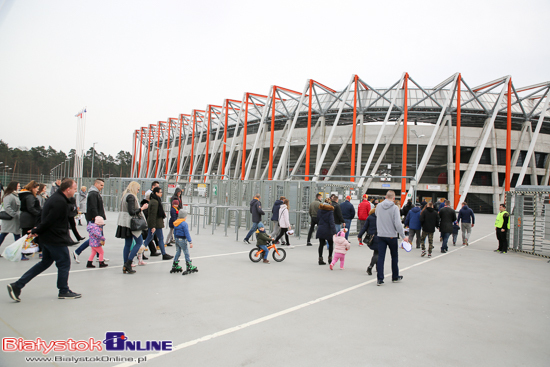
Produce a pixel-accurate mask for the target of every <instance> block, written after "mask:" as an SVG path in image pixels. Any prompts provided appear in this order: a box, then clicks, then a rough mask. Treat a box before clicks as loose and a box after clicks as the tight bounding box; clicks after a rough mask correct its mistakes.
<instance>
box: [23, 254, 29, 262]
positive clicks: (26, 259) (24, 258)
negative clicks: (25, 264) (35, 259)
mask: <svg viewBox="0 0 550 367" xmlns="http://www.w3.org/2000/svg"><path fill="white" fill-rule="evenodd" d="M28 260H29V258H28V257H26V256H25V255H22V256H21V261H28Z"/></svg>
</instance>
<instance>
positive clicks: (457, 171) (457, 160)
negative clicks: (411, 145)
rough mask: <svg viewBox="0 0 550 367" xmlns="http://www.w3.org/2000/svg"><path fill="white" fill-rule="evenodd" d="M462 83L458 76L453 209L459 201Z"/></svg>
mask: <svg viewBox="0 0 550 367" xmlns="http://www.w3.org/2000/svg"><path fill="white" fill-rule="evenodd" d="M461 83H462V75H461V74H458V81H457V91H456V144H455V145H456V146H455V150H456V152H455V157H456V158H455V194H454V197H455V203H454V208H457V207H458V204H459V200H460V124H461V118H462V117H461V115H460V113H461V107H460V84H461Z"/></svg>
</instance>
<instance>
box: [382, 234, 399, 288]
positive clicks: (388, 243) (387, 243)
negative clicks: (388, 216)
mask: <svg viewBox="0 0 550 367" xmlns="http://www.w3.org/2000/svg"><path fill="white" fill-rule="evenodd" d="M387 247H389V248H390V255H391V273H392V274H391V278H392V280H395V279H397V278H398V277H399V266H397V263H398V261H399V260H398V258H397V237H378V262H377V264H376V271H377V272H378V280H384V260H386V248H387Z"/></svg>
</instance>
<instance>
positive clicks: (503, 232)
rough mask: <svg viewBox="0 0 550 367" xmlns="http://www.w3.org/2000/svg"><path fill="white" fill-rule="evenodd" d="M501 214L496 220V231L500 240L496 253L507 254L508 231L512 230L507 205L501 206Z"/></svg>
mask: <svg viewBox="0 0 550 367" xmlns="http://www.w3.org/2000/svg"><path fill="white" fill-rule="evenodd" d="M499 210H500V212H499V213H498V215H497V219H496V220H495V230H496V234H497V239H498V249H497V250H495V252H500V253H502V254H505V253H507V252H508V230H509V229H510V214H509V213H508V212H507V211H506V205H504V204H500V206H499Z"/></svg>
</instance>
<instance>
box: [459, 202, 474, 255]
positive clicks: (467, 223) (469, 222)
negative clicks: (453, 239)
mask: <svg viewBox="0 0 550 367" xmlns="http://www.w3.org/2000/svg"><path fill="white" fill-rule="evenodd" d="M457 221H458V223H460V221H462V224H461V225H460V229H461V230H462V245H463V246H464V245H466V246H468V240H469V239H470V234H472V228H474V225H475V223H476V216H475V215H474V211H473V210H472V209H470V208H469V207H468V204H466V202H463V203H462V208H460V211H459V212H458V219H457Z"/></svg>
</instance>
